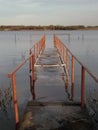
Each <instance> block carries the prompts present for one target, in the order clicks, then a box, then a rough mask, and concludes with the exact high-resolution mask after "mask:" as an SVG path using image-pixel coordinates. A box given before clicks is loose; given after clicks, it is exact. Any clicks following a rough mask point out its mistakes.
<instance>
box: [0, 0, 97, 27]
mask: <svg viewBox="0 0 98 130" xmlns="http://www.w3.org/2000/svg"><path fill="white" fill-rule="evenodd" d="M0 25H64V26H69V25H85V26H89V25H91V26H96V25H98V0H0Z"/></svg>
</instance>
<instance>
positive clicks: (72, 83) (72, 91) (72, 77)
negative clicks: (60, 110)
mask: <svg viewBox="0 0 98 130" xmlns="http://www.w3.org/2000/svg"><path fill="white" fill-rule="evenodd" d="M71 96H72V97H71V99H72V100H73V97H74V56H73V55H72V74H71Z"/></svg>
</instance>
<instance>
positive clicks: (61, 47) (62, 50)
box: [54, 35, 98, 107]
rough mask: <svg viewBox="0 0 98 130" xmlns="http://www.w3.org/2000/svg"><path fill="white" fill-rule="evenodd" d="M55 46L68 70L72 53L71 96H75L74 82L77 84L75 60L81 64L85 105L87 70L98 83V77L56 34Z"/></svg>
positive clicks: (83, 104)
mask: <svg viewBox="0 0 98 130" xmlns="http://www.w3.org/2000/svg"><path fill="white" fill-rule="evenodd" d="M54 46H55V47H56V48H57V50H58V52H59V54H60V56H61V58H62V60H63V61H64V62H65V64H66V70H67V71H68V69H69V55H71V96H72V97H71V98H72V100H73V98H74V87H75V86H74V84H75V61H76V62H77V63H78V64H80V66H81V107H84V106H85V80H86V78H85V77H86V76H85V72H87V73H88V74H89V76H90V77H91V78H93V79H94V81H95V82H96V83H98V77H96V76H95V75H94V74H93V73H92V72H91V71H90V70H89V69H88V68H87V67H86V66H85V65H84V64H83V63H82V62H80V60H78V58H77V57H76V56H75V55H74V54H73V53H72V52H71V51H70V50H69V48H68V47H67V46H66V45H65V44H64V43H62V41H61V40H60V39H59V38H58V37H57V36H56V35H54Z"/></svg>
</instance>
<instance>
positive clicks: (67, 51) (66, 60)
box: [66, 48, 68, 71]
mask: <svg viewBox="0 0 98 130" xmlns="http://www.w3.org/2000/svg"><path fill="white" fill-rule="evenodd" d="M66 69H67V71H68V50H67V48H66Z"/></svg>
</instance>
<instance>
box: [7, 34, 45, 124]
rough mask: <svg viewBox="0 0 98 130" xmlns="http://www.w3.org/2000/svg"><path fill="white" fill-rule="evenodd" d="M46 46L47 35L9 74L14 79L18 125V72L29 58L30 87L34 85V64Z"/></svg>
mask: <svg viewBox="0 0 98 130" xmlns="http://www.w3.org/2000/svg"><path fill="white" fill-rule="evenodd" d="M44 48H45V35H44V36H43V37H42V38H41V40H40V41H39V42H38V43H36V44H35V45H34V46H33V47H32V48H31V49H30V55H29V57H28V58H27V59H25V60H24V61H22V62H21V63H20V64H19V65H18V66H17V67H16V68H15V69H14V70H13V71H12V72H11V73H9V74H8V77H9V78H11V81H12V90H13V104H14V114H15V123H16V126H17V124H18V123H19V112H18V101H17V91H16V86H17V85H16V77H15V74H16V72H17V71H18V70H19V69H20V68H22V67H23V65H24V64H25V63H26V62H27V61H28V60H29V70H30V87H32V84H33V81H34V80H35V78H34V64H35V62H36V60H37V57H38V56H39V54H40V53H41V52H42V51H44Z"/></svg>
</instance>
